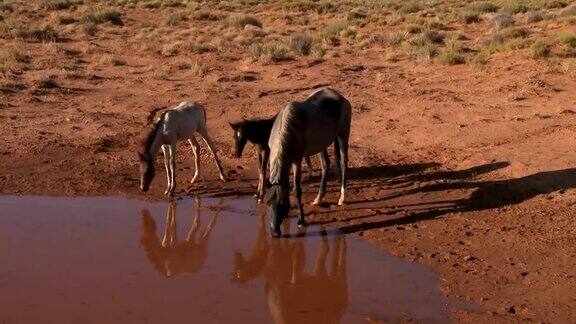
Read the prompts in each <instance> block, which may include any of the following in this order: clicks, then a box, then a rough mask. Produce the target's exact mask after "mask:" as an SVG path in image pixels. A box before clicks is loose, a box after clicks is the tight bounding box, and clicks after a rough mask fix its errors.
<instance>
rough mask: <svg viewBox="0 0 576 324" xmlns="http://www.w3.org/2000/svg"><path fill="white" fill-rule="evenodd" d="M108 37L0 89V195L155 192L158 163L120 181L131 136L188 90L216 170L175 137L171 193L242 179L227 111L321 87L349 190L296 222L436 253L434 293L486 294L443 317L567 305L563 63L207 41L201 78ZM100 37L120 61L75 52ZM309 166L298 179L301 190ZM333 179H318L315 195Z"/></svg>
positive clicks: (569, 211)
mask: <svg viewBox="0 0 576 324" xmlns="http://www.w3.org/2000/svg"><path fill="white" fill-rule="evenodd" d="M123 39H124V38H123V36H122V35H116V34H112V35H110V39H107V40H94V41H91V42H90V45H89V46H90V47H91V50H90V51H85V53H87V54H86V55H85V56H84V57H83V58H82V59H77V60H76V59H71V60H74V62H75V63H74V64H75V65H76V67H77V68H78V69H79V70H81V71H83V72H82V73H81V74H79V75H78V78H69V79H67V80H66V81H65V82H62V84H60V86H59V87H57V88H53V89H47V90H43V91H41V92H38V91H35V90H32V89H17V90H14V89H3V91H2V92H1V93H0V94H1V95H2V96H3V97H2V101H1V102H2V106H1V109H0V120H1V121H0V132H1V133H2V135H3V136H2V143H0V193H2V194H17V195H30V194H41V195H125V196H133V197H138V198H142V199H162V195H161V192H162V191H163V190H164V185H165V180H164V179H165V178H164V173H163V167H162V166H161V161H159V162H158V168H159V170H160V171H159V173H158V176H157V179H156V180H155V182H154V183H153V188H152V191H151V192H150V193H149V194H146V195H143V194H141V193H139V192H138V190H137V187H138V173H137V165H136V163H135V155H136V154H135V152H136V148H137V140H138V137H139V136H140V134H141V133H142V132H143V130H144V129H145V128H146V125H145V121H146V117H147V115H148V112H149V111H151V110H152V109H154V108H157V107H162V106H170V105H176V104H178V103H179V102H180V101H182V100H197V101H200V102H202V103H204V104H205V106H206V107H207V111H208V119H209V121H208V125H209V128H210V131H211V133H212V137H213V138H214V139H215V141H216V143H217V145H218V149H219V151H220V153H221V155H222V157H223V161H224V164H225V166H226V169H227V172H228V175H229V177H230V179H231V180H230V181H229V182H227V183H226V184H222V183H221V182H219V181H216V180H215V179H217V178H216V175H215V167H214V164H213V160H212V159H211V158H209V157H208V156H207V155H206V152H205V147H204V146H203V166H204V169H203V173H204V174H205V178H206V179H207V181H206V182H204V183H201V184H199V185H195V186H190V185H188V181H189V179H191V177H192V167H193V163H192V159H191V151H190V149H189V148H188V147H187V146H184V145H182V146H181V147H180V150H179V155H178V166H179V171H178V174H177V177H178V185H179V188H180V189H182V192H181V194H194V193H198V194H216V195H244V194H252V193H253V192H254V191H255V188H256V181H254V178H255V177H254V175H255V173H254V171H253V166H254V165H255V160H256V157H255V152H254V151H253V150H252V149H249V150H248V152H247V154H246V155H245V157H244V158H242V159H239V160H237V159H233V158H232V144H233V140H232V134H231V131H230V129H229V127H228V122H230V121H236V120H238V119H240V118H242V117H246V118H251V117H267V116H271V115H273V114H275V113H276V112H277V111H278V110H279V109H280V108H281V107H282V106H283V105H284V104H285V103H286V102H287V101H288V100H297V99H302V98H304V97H305V96H307V95H308V94H309V93H310V92H311V91H312V89H313V88H314V87H316V86H318V85H330V86H332V87H334V88H336V89H338V90H339V91H340V92H342V93H343V94H344V95H346V96H347V97H348V98H349V100H350V101H351V102H352V104H353V107H354V108H353V109H354V110H353V114H354V115H353V122H352V134H351V148H350V167H351V171H350V174H351V179H352V180H351V182H350V189H349V194H348V198H349V203H348V204H347V205H346V206H344V207H337V206H335V205H333V204H328V205H326V206H322V207H312V206H309V205H307V206H306V211H307V212H308V213H309V219H310V220H311V221H314V222H319V223H323V224H326V225H327V226H332V227H337V228H340V229H341V230H342V231H344V232H347V233H353V234H355V235H361V236H363V237H364V238H365V239H367V240H368V241H370V242H372V243H373V244H376V245H378V246H381V247H383V248H385V249H386V250H388V251H391V253H393V254H395V255H398V256H402V257H406V258H409V259H413V260H415V261H417V262H421V263H424V264H426V265H429V266H431V267H434V268H435V269H438V271H439V272H440V273H441V275H442V277H443V281H442V282H441V283H440V286H441V288H442V289H443V291H444V292H445V293H446V295H448V296H453V297H459V298H463V299H469V300H472V301H475V302H477V303H479V304H481V305H482V306H483V307H484V308H485V310H486V312H485V313H481V314H475V313H467V312H463V311H455V313H454V315H455V318H456V319H457V320H462V321H482V322H494V321H495V322H515V321H519V320H528V321H538V322H556V323H557V322H574V321H576V315H575V313H574V311H573V307H574V306H573V305H574V301H575V299H576V277H575V276H576V270H575V267H574V264H576V254H575V252H574V246H575V243H576V242H575V241H576V239H575V238H576V233H575V228H576V227H575V226H574V219H573V215H574V212H575V211H576V206H575V203H576V194H575V191H574V187H576V169H575V168H576V154H575V153H574V152H575V150H576V141H575V140H574V139H575V132H576V92H575V91H574V89H575V88H576V81H575V80H574V79H573V78H572V79H571V78H570V77H569V76H567V75H563V74H559V73H555V71H554V70H553V67H551V66H550V65H549V64H548V63H547V62H545V61H534V60H531V59H526V58H525V57H526V56H525V55H518V54H499V57H497V59H496V60H495V61H494V62H492V63H491V64H490V65H488V66H486V67H485V68H483V69H477V68H474V67H472V66H469V65H460V66H442V65H438V64H430V63H415V62H410V61H402V62H397V63H390V62H388V61H385V60H384V59H383V58H382V55H381V54H380V53H377V52H376V53H374V52H370V51H367V52H364V53H362V54H361V55H355V54H354V53H350V54H349V55H348V56H347V57H340V58H330V60H328V61H325V62H322V63H318V62H312V61H307V60H306V59H302V60H299V61H289V62H285V63H280V64H274V65H261V64H253V63H249V62H248V61H238V60H236V59H228V60H226V59H222V58H220V59H218V60H217V59H216V58H215V57H214V55H212V54H207V55H206V56H205V57H204V60H205V62H207V64H209V65H210V66H211V67H212V71H211V72H210V73H209V74H208V75H207V76H206V77H204V78H200V77H198V76H194V75H191V74H190V73H187V72H186V71H180V70H171V71H170V73H169V75H168V76H166V77H163V78H157V77H155V76H154V74H153V73H152V72H151V70H150V69H149V67H150V66H152V65H154V64H156V63H157V60H158V58H157V57H154V56H142V57H140V56H139V55H136V54H134V53H132V52H131V50H130V48H126V49H124V48H122V47H121V46H120V44H121V42H122V41H123ZM105 41H108V43H113V44H115V46H117V47H116V48H115V49H114V50H115V51H116V52H118V53H121V54H122V55H123V57H124V58H125V59H126V65H122V66H107V67H101V66H96V67H95V66H93V65H90V63H91V62H94V61H97V57H98V56H97V55H95V54H90V53H93V52H92V51H93V50H94V51H96V53H100V54H101V53H103V52H104V53H105V52H106V51H107V49H106V48H103V47H102V44H103V43H104V42H105ZM27 46H28V47H29V50H30V51H37V52H39V51H41V50H42V48H41V47H40V46H36V45H34V44H29V45H27ZM65 46H66V47H68V48H69V49H71V50H74V49H75V46H79V45H77V44H76V43H75V42H74V41H71V42H70V43H69V44H66V45H65ZM70 53H74V52H73V51H72V52H70ZM70 55H72V54H70ZM314 162H315V163H316V166H318V161H317V160H316V161H314ZM317 182H318V179H317V178H315V179H313V180H312V181H310V182H309V183H307V184H306V187H305V198H306V200H307V201H311V200H312V198H313V195H314V194H315V191H316V190H317ZM337 192H338V189H337V182H334V181H333V180H331V182H330V193H329V195H328V196H327V201H329V202H332V203H334V202H335V201H336V199H337Z"/></svg>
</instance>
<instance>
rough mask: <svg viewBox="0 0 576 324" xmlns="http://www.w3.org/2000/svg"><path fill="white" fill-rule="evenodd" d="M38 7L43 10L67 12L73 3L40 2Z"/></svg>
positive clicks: (61, 1) (45, 0)
mask: <svg viewBox="0 0 576 324" xmlns="http://www.w3.org/2000/svg"><path fill="white" fill-rule="evenodd" d="M38 5H39V6H40V8H41V9H44V10H68V9H70V8H71V7H72V6H73V5H74V3H73V2H72V1H69V0H41V1H39V2H38Z"/></svg>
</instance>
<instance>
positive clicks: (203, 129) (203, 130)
mask: <svg viewBox="0 0 576 324" xmlns="http://www.w3.org/2000/svg"><path fill="white" fill-rule="evenodd" d="M198 133H200V136H202V139H204V142H206V145H208V149H209V150H210V153H212V156H214V160H215V161H216V167H217V168H218V173H219V174H220V180H222V181H224V182H226V178H225V177H224V168H222V164H221V163H220V159H219V158H218V152H217V151H216V148H215V147H214V143H213V142H212V138H210V135H208V130H207V129H206V127H201V128H199V129H198Z"/></svg>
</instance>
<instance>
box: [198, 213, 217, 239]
mask: <svg viewBox="0 0 576 324" xmlns="http://www.w3.org/2000/svg"><path fill="white" fill-rule="evenodd" d="M212 213H213V214H212V219H211V220H210V223H208V226H206V229H205V230H204V234H202V238H201V240H202V241H208V240H209V239H210V233H212V230H213V229H214V225H216V221H217V220H218V211H217V210H216V211H213V212H212Z"/></svg>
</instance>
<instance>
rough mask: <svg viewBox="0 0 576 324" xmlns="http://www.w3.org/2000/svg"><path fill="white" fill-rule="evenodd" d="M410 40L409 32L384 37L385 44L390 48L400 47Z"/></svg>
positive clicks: (391, 33) (394, 33)
mask: <svg viewBox="0 0 576 324" xmlns="http://www.w3.org/2000/svg"><path fill="white" fill-rule="evenodd" d="M407 38H408V32H403V31H397V32H390V33H388V34H386V35H384V39H383V41H384V43H385V44H386V45H389V46H398V45H400V44H402V43H403V42H404V41H405V40H406V39H407Z"/></svg>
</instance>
